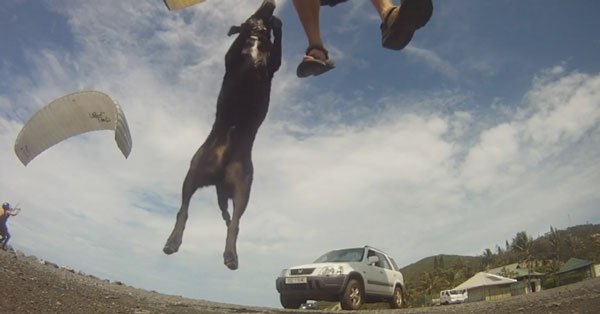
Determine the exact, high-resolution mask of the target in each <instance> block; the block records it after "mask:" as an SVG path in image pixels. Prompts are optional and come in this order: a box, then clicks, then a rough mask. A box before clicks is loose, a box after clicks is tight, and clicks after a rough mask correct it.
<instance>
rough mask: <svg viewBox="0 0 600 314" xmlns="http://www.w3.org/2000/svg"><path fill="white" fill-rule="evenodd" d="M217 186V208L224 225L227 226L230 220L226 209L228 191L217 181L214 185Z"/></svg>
mask: <svg viewBox="0 0 600 314" xmlns="http://www.w3.org/2000/svg"><path fill="white" fill-rule="evenodd" d="M216 188H217V200H218V202H219V208H220V209H221V216H223V220H225V225H226V226H229V223H230V222H231V216H230V215H229V211H228V209H227V207H228V205H229V204H228V202H229V196H228V195H229V193H227V190H226V187H225V184H223V183H219V184H217V185H216Z"/></svg>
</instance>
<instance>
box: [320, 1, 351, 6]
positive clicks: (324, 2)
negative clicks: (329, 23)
mask: <svg viewBox="0 0 600 314" xmlns="http://www.w3.org/2000/svg"><path fill="white" fill-rule="evenodd" d="M346 1H348V0H321V5H328V6H330V7H332V6H334V5H337V4H340V3H342V2H346Z"/></svg>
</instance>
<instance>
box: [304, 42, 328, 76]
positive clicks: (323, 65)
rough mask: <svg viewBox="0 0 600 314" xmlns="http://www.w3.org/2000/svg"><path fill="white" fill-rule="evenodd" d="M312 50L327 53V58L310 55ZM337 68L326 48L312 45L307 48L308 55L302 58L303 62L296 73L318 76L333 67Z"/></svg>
mask: <svg viewBox="0 0 600 314" xmlns="http://www.w3.org/2000/svg"><path fill="white" fill-rule="evenodd" d="M311 50H319V51H322V52H323V53H324V54H325V58H326V59H325V60H321V59H318V58H316V57H313V56H311V55H309V52H310V51H311ZM333 68H335V64H334V63H333V61H331V60H329V54H328V52H327V50H325V48H323V47H321V46H310V47H308V48H307V49H306V55H304V58H302V62H300V64H299V65H298V68H297V69H296V75H297V76H298V77H307V76H311V75H314V76H317V75H321V74H323V73H325V72H327V71H329V70H331V69H333Z"/></svg>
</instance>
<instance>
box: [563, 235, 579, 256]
mask: <svg viewBox="0 0 600 314" xmlns="http://www.w3.org/2000/svg"><path fill="white" fill-rule="evenodd" d="M564 243H565V244H566V245H567V248H568V249H569V251H570V252H571V257H573V256H574V255H577V253H578V252H579V251H580V250H581V249H582V248H583V241H582V240H581V239H580V238H579V237H578V236H576V235H574V234H572V233H569V234H567V237H566V238H565V239H564Z"/></svg>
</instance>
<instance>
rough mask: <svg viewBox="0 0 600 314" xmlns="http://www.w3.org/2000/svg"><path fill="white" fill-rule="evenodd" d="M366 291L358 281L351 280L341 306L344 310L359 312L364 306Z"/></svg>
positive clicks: (345, 290) (343, 295)
mask: <svg viewBox="0 0 600 314" xmlns="http://www.w3.org/2000/svg"><path fill="white" fill-rule="evenodd" d="M363 298H364V290H363V287H362V284H361V283H360V282H359V281H358V280H356V279H350V281H348V284H347V285H346V289H344V293H343V294H342V298H341V300H340V305H341V306H342V309H344V310H358V309H359V308H360V306H361V305H362V304H363V301H364V300H363Z"/></svg>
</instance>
